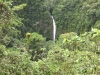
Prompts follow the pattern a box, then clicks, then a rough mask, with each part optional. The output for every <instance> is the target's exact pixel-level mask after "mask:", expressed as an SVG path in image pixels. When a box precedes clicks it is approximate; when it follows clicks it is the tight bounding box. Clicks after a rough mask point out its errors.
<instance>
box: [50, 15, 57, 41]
mask: <svg viewBox="0 0 100 75" xmlns="http://www.w3.org/2000/svg"><path fill="white" fill-rule="evenodd" d="M51 17H52V21H53V40H54V42H55V39H56V23H55V20H54V18H53V16H52V15H51Z"/></svg>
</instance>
